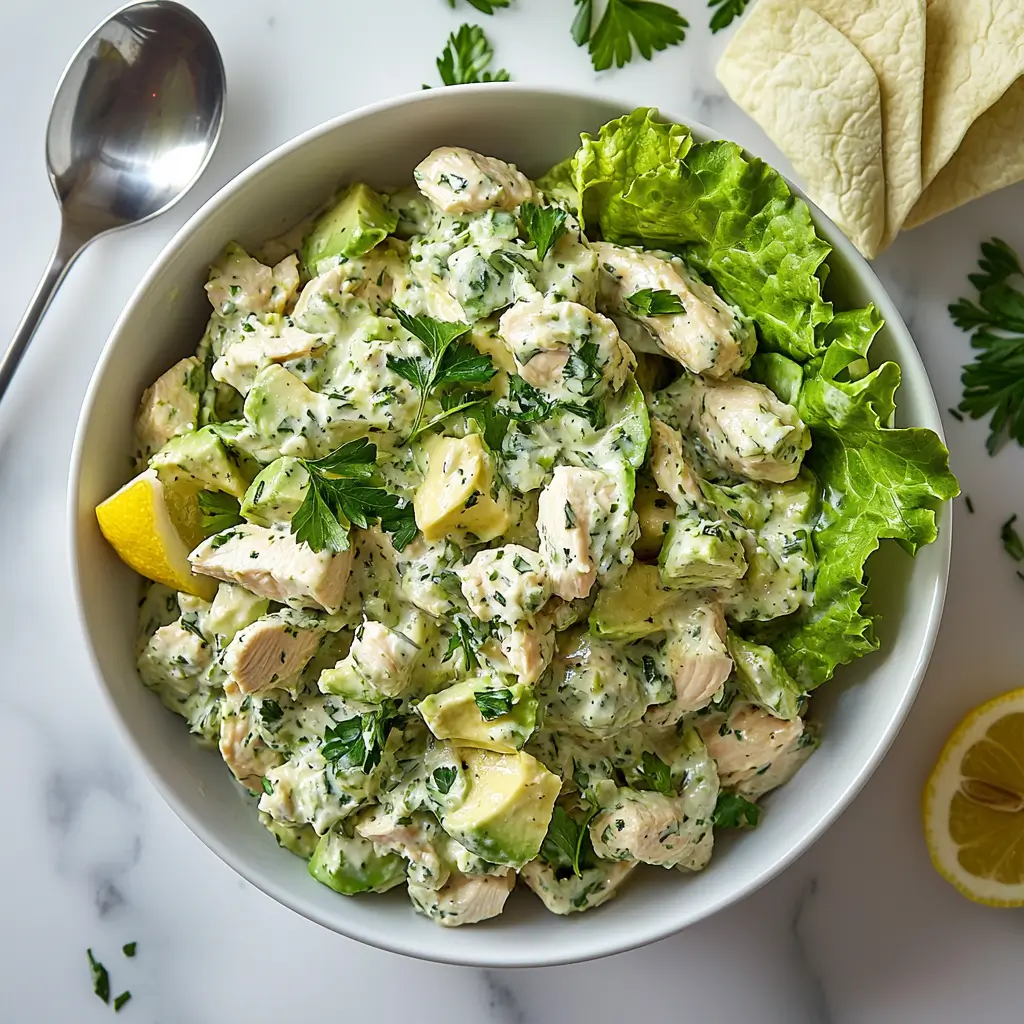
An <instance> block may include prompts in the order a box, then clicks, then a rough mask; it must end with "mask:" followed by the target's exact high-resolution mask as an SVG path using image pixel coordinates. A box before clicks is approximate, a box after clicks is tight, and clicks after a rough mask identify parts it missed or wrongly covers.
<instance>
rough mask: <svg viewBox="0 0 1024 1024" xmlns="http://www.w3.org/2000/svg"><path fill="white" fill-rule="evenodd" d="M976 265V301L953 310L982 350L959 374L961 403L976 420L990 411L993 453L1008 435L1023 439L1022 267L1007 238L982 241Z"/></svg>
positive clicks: (963, 302) (973, 278)
mask: <svg viewBox="0 0 1024 1024" xmlns="http://www.w3.org/2000/svg"><path fill="white" fill-rule="evenodd" d="M978 265H979V268H980V273H975V274H970V275H968V280H969V281H970V282H971V284H972V285H974V287H975V288H977V290H978V301H977V303H974V302H971V301H969V300H968V299H960V300H959V301H958V302H954V303H953V304H952V305H951V306H950V307H949V312H950V315H951V316H952V317H953V323H955V324H956V325H957V327H959V328H961V329H962V330H965V331H974V336H973V337H972V338H971V347H972V348H974V349H975V350H976V352H977V353H978V356H977V359H975V361H974V362H972V363H968V364H967V365H966V366H965V367H964V369H963V373H962V374H961V377H960V380H961V382H962V384H963V387H964V395H963V398H962V399H961V401H960V406H959V409H960V411H961V412H965V413H967V415H968V416H970V417H971V418H972V419H975V420H977V419H981V418H982V417H983V416H987V415H989V414H991V416H992V419H991V420H990V421H989V435H988V441H987V442H986V447H987V448H988V452H989V454H990V455H994V454H995V452H996V449H997V448H998V447H999V445H1000V444H1001V443H1002V441H1003V440H1004V439H1005V438H1007V437H1010V438H1012V439H1013V440H1015V441H1016V442H1017V443H1018V444H1024V291H1022V290H1021V289H1020V287H1015V286H1014V285H1012V284H1011V283H1010V281H1011V279H1013V278H1020V277H1021V274H1022V270H1021V265H1020V261H1019V260H1018V259H1017V254H1016V253H1015V252H1014V251H1013V250H1012V249H1011V248H1010V247H1009V246H1008V245H1007V244H1006V242H1003V241H1001V240H1000V239H998V238H993V239H991V241H988V242H983V243H982V245H981V260H980V261H979V264H978Z"/></svg>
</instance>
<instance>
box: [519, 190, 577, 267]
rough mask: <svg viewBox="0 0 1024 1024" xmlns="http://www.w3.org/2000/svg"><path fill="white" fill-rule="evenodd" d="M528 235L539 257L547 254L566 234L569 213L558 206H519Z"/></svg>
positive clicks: (531, 204)
mask: <svg viewBox="0 0 1024 1024" xmlns="http://www.w3.org/2000/svg"><path fill="white" fill-rule="evenodd" d="M519 216H520V218H521V219H522V221H523V229H524V230H525V231H526V237H527V238H528V239H529V240H530V242H531V243H532V245H533V246H534V248H535V249H536V250H537V259H539V260H542V259H544V257H545V256H547V254H548V252H549V250H550V249H551V247H552V246H553V245H554V244H555V242H557V241H558V239H559V238H561V237H562V235H564V234H565V231H566V228H565V220H566V217H567V216H568V214H567V213H566V212H565V210H563V209H562V208H561V207H558V206H538V205H537V204H536V203H523V205H522V206H521V207H520V208H519Z"/></svg>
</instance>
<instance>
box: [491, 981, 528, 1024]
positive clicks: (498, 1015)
mask: <svg viewBox="0 0 1024 1024" xmlns="http://www.w3.org/2000/svg"><path fill="white" fill-rule="evenodd" d="M480 974H481V976H482V977H483V980H484V985H485V986H486V989H487V1005H488V1008H489V1009H490V1010H491V1011H492V1016H491V1017H490V1019H491V1020H494V1021H500V1022H501V1024H526V1021H527V1018H526V1009H525V1008H524V1007H523V1005H522V1004H521V1003H520V1002H519V997H518V996H517V995H516V993H515V990H514V989H513V988H512V986H511V985H510V984H509V983H508V981H507V980H506V979H507V978H509V977H512V976H513V975H512V974H511V973H510V972H501V971H481V972H480ZM519 976H520V977H525V975H523V974H521V973H520V975H519Z"/></svg>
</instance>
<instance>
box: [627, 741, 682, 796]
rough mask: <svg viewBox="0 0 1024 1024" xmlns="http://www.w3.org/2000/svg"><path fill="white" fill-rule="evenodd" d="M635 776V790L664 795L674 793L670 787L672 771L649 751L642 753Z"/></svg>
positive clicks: (673, 789)
mask: <svg viewBox="0 0 1024 1024" xmlns="http://www.w3.org/2000/svg"><path fill="white" fill-rule="evenodd" d="M636 774H637V776H638V778H637V783H636V786H637V789H650V790H653V791H654V792H655V793H665V794H666V795H667V794H669V793H674V792H675V786H673V785H672V770H671V769H670V768H669V766H668V765H667V764H665V762H664V761H662V759H661V758H660V757H658V755H657V754H652V753H651V752H650V751H649V750H645V751H644V752H643V756H642V757H641V758H640V764H639V765H637V768H636Z"/></svg>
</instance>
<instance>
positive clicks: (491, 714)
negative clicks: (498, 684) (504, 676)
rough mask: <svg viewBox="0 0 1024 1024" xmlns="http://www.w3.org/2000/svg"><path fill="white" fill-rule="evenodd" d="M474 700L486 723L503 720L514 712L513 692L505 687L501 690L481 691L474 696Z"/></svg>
mask: <svg viewBox="0 0 1024 1024" xmlns="http://www.w3.org/2000/svg"><path fill="white" fill-rule="evenodd" d="M473 700H475V701H476V706H477V707H478V708H479V709H480V717H481V718H482V719H483V720H484V721H485V722H493V721H494V719H495V718H501V716H502V715H507V714H508V713H509V712H510V711H511V710H512V703H513V701H512V691H511V690H509V689H508V688H505V687H503V688H502V689H500V690H480V691H478V692H477V693H474V694H473Z"/></svg>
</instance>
